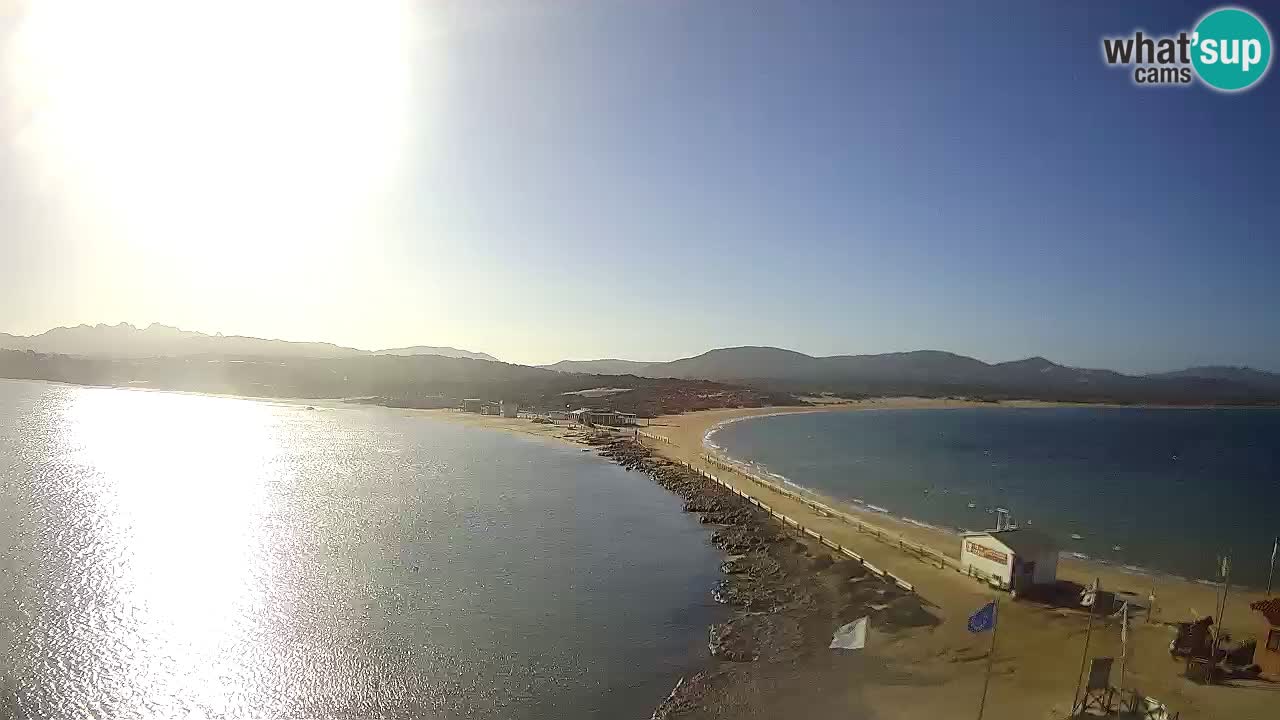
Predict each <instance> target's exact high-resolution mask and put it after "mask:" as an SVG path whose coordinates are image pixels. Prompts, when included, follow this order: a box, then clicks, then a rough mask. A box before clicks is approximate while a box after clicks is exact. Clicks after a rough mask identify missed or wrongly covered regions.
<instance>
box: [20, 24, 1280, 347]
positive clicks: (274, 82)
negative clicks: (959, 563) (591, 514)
mask: <svg viewBox="0 0 1280 720" xmlns="http://www.w3.org/2000/svg"><path fill="white" fill-rule="evenodd" d="M1217 6H1218V5H1217V4H1216V3H1177V2H1164V1H1157V0H1150V1H1149V2H1113V1H1109V0H1098V1H1094V2H1075V3H1051V4H1050V3H1029V2H1012V1H1011V2H989V3H972V4H971V3H955V2H947V1H946V0H942V1H938V2H913V3H897V2H895V3H888V2H886V3H883V4H877V3H853V2H843V1H842V2H816V1H815V2H804V3H795V2H748V1H745V0H724V1H714V2H713V1H695V0H683V1H676V0H644V1H642V0H631V1H629V2H618V1H614V0H595V1H592V2H586V1H585V0H576V1H571V0H565V1H562V2H533V1H528V2H491V1H488V0H469V1H467V2H443V1H439V2H408V1H405V2H400V1H387V2H380V1H379V0H368V1H366V2H324V1H323V0H307V1H304V0H290V1H287V2H258V1H256V0H255V1H254V2H249V1H248V0H222V1H221V2H216V3H181V2H165V1H161V0H119V2H113V3H93V2H72V1H70V0H48V1H47V2H29V1H28V0H11V2H7V3H5V4H4V5H3V6H0V332H10V333H20V334H32V333H38V332H41V331H43V330H46V329H48V328H50V327H53V326H58V325H74V324H78V323H89V324H93V323H98V322H106V323H116V322H121V321H125V322H132V323H134V324H137V325H147V324H149V323H151V322H161V323H165V324H168V325H176V326H179V327H183V328H186V329H193V330H202V331H205V332H215V331H221V332H224V333H227V334H244V335H255V336H260V337H275V338H282V339H289V340H322V341H329V342H335V343H339V344H342V345H350V346H356V347H364V348H382V347H393V346H403V345H416V344H428V345H451V346H455V347H461V348H466V349H470V350H476V351H484V352H488V353H491V354H493V355H495V356H497V357H499V358H501V359H503V360H507V361H511V362H520V363H547V362H554V361H556V360H561V359H566V358H569V359H588V358H601V357H621V358H629V359H636V360H667V359H673V358H677V357H684V356H690V355H695V354H698V353H701V352H704V351H706V350H708V349H710V348H714V347H726V346H736V345H774V346H780V347H787V348H791V349H795V350H799V351H802V352H807V353H810V354H815V355H828V354H846V353H848V354H852V353H876V352H889V351H899V350H912V349H923V348H931V349H943V350H950V351H953V352H958V353H962V354H966V355H972V356H974V357H978V358H981V359H984V360H988V361H1003V360H1012V359H1018V358H1022V357H1028V356H1033V355H1043V356H1046V357H1049V358H1050V359H1053V360H1055V361H1057V362H1061V363H1064V364H1069V365H1075V366H1087V367H1108V368H1114V369H1118V370H1122V371H1130V372H1136V371H1156V370H1168V369H1174V368H1179V367H1186V366H1191V365H1202V364H1232V365H1242V364H1243V365H1251V366H1254V367H1260V368H1265V369H1270V370H1277V371H1280V310H1278V309H1280V273H1278V271H1280V242H1278V241H1280V236H1278V233H1277V230H1278V229H1280V201H1277V199H1276V197H1277V189H1278V184H1277V161H1278V160H1280V151H1278V149H1277V148H1278V147H1280V144H1278V143H1280V141H1278V140H1277V139H1276V137H1275V133H1276V130H1277V128H1280V78H1278V77H1277V76H1276V73H1275V72H1274V71H1273V72H1270V73H1269V74H1268V76H1267V77H1265V78H1263V80H1262V81H1261V82H1260V83H1259V84H1258V85H1256V86H1255V87H1254V88H1253V89H1251V90H1249V91H1247V92H1244V93H1236V94H1223V93H1218V92H1215V91H1212V90H1210V89H1208V88H1206V87H1204V86H1203V85H1199V84H1195V85H1192V86H1190V87H1157V88H1151V87H1137V86H1135V85H1134V84H1133V82H1132V80H1131V74H1130V72H1129V70H1127V69H1124V68H1112V67H1107V66H1106V65H1105V64H1104V63H1103V61H1102V52H1101V38H1102V37H1103V36H1119V35H1126V34H1130V33H1132V32H1133V31H1134V30H1135V29H1143V30H1145V31H1147V32H1148V33H1155V34H1174V33H1176V32H1178V31H1181V30H1189V29H1191V28H1192V27H1193V26H1194V24H1195V22H1196V20H1197V19H1198V18H1200V17H1201V16H1202V15H1203V14H1204V13H1205V12H1207V11H1208V10H1210V9H1212V8H1214V7H1217ZM1244 7H1248V5H1247V4H1246V5H1244ZM1254 9H1255V10H1257V11H1259V13H1260V14H1261V15H1262V17H1263V20H1264V21H1267V22H1270V23H1272V25H1271V27H1272V28H1273V29H1272V34H1273V35H1274V34H1275V29H1274V28H1275V27H1276V25H1274V23H1276V22H1280V8H1276V7H1275V6H1268V5H1265V4H1258V5H1256V6H1254ZM1268 15H1271V16H1272V17H1268Z"/></svg>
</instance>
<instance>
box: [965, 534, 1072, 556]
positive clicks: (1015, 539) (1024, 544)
mask: <svg viewBox="0 0 1280 720" xmlns="http://www.w3.org/2000/svg"><path fill="white" fill-rule="evenodd" d="M967 535H968V536H973V535H990V536H991V537H993V538H995V539H996V540H999V541H1000V542H1002V543H1004V545H1005V546H1006V547H1008V548H1009V549H1010V550H1012V551H1013V552H1014V554H1015V555H1021V556H1023V557H1034V556H1036V555H1039V554H1041V553H1046V552H1057V551H1058V544H1057V543H1055V542H1054V541H1053V538H1050V537H1049V536H1048V535H1045V534H1044V533H1042V532H1040V531H1039V530H1033V529H1031V528H1015V529H1013V530H988V531H986V532H981V533H967Z"/></svg>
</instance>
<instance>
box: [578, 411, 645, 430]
mask: <svg viewBox="0 0 1280 720" xmlns="http://www.w3.org/2000/svg"><path fill="white" fill-rule="evenodd" d="M569 417H570V419H572V420H573V421H574V422H576V423H578V424H581V425H607V426H611V427H617V426H622V425H635V424H636V416H635V413H624V412H618V411H616V410H591V409H589V408H582V409H581V410H574V411H573V412H571V413H569Z"/></svg>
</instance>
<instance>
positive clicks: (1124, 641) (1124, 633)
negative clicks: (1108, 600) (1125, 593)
mask: <svg viewBox="0 0 1280 720" xmlns="http://www.w3.org/2000/svg"><path fill="white" fill-rule="evenodd" d="M1120 613H1121V615H1120V648H1121V649H1120V657H1125V656H1126V655H1128V654H1129V603H1128V601H1125V604H1124V605H1122V606H1121V607H1120Z"/></svg>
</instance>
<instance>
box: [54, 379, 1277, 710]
mask: <svg viewBox="0 0 1280 720" xmlns="http://www.w3.org/2000/svg"><path fill="white" fill-rule="evenodd" d="M37 382H40V381H37ZM124 389H146V388H124ZM165 392H173V391H165ZM198 394H204V393H198ZM221 397H238V396H221ZM244 399H251V400H257V401H266V402H276V403H281V404H293V405H313V406H316V407H318V408H319V407H323V408H326V409H341V408H348V409H349V408H353V407H369V405H366V404H363V403H348V402H343V401H341V400H332V399H331V400H320V399H294V398H288V399H285V398H257V397H255V398H244ZM1059 405H1060V404H1055V403H1038V402H1027V403H1001V404H998V405H997V404H992V403H977V402H966V401H947V400H928V399H920V398H898V399H881V400H875V401H862V402H845V403H832V404H826V405H823V406H817V407H814V406H800V407H783V408H779V407H770V408H746V409H730V410H709V411H701V412H696V413H689V414H686V415H679V416H665V417H661V418H657V419H655V420H654V421H653V422H652V423H651V424H650V425H649V426H647V427H642V428H640V429H641V430H642V431H644V432H646V433H650V434H653V435H658V436H661V437H664V438H666V439H667V441H668V442H661V443H653V444H651V445H649V446H648V448H649V450H651V451H653V452H654V453H655V454H656V455H660V456H662V457H663V458H665V459H666V460H668V461H671V462H674V463H684V462H688V463H689V464H690V465H691V466H693V467H695V468H697V467H700V468H704V469H707V470H710V471H712V472H715V473H716V474H717V475H719V477H720V478H721V479H722V480H724V481H726V482H727V483H729V484H730V485H731V486H732V487H733V488H734V489H736V490H739V491H741V492H743V493H745V494H747V495H750V496H751V497H754V498H757V499H760V500H764V501H767V502H768V503H769V504H770V505H771V506H773V507H774V508H776V509H778V510H780V511H781V512H783V513H785V514H786V515H788V516H789V517H791V518H795V519H796V520H797V521H799V522H800V523H802V524H803V525H804V526H805V527H808V528H814V529H815V530H816V531H818V532H821V533H822V535H824V536H826V537H830V538H833V539H835V540H836V541H838V542H839V543H840V544H841V545H842V546H845V547H848V548H851V549H853V550H855V551H856V552H857V553H859V554H860V555H862V556H863V557H865V558H866V559H867V560H868V561H871V562H874V563H875V565H876V566H878V567H880V568H883V569H885V570H888V571H890V572H892V573H894V574H895V575H898V576H900V577H902V578H904V579H906V580H908V581H909V582H910V583H911V584H912V585H913V586H914V587H915V591H916V595H918V597H919V598H920V599H921V601H922V604H923V605H924V607H926V608H928V609H929V611H930V613H932V614H933V615H935V616H936V617H937V618H938V620H939V624H937V625H936V626H933V625H921V626H916V627H896V628H882V627H878V626H877V625H876V624H875V622H876V621H875V620H874V619H873V627H872V634H871V637H870V639H869V644H868V648H867V649H866V650H865V651H860V653H859V656H860V657H861V658H862V659H860V660H859V659H850V658H849V656H848V655H847V654H837V653H833V652H831V651H829V650H827V649H826V641H827V640H829V639H830V632H831V631H832V630H833V629H834V627H836V625H834V624H833V622H834V620H835V615H836V614H837V612H844V611H846V610H848V607H839V606H836V605H833V604H832V600H831V599H830V598H826V596H825V595H823V593H824V592H826V590H824V589H823V587H825V586H815V587H813V588H811V589H810V590H809V591H807V592H808V593H809V595H810V596H811V597H810V600H812V597H819V598H826V599H821V600H820V601H817V600H813V601H811V602H809V604H807V605H802V606H799V607H796V608H792V609H791V610H789V611H788V612H787V613H781V614H780V615H781V616H782V617H783V618H784V619H787V620H788V622H790V623H792V624H793V625H795V626H797V627H800V628H803V632H800V631H793V632H792V633H791V635H790V636H789V638H790V639H789V640H788V643H789V644H786V645H785V646H783V647H782V648H781V651H779V652H777V653H776V656H775V657H772V658H768V657H766V656H765V653H761V656H760V658H759V659H758V660H756V661H753V662H748V663H741V662H731V661H726V660H721V659H712V660H710V661H709V662H708V664H707V668H706V669H705V670H704V671H703V672H702V673H700V674H699V675H698V676H695V677H693V678H686V682H684V683H682V684H681V685H680V688H683V689H682V690H681V689H679V688H678V689H677V690H676V691H673V694H672V698H670V699H669V702H670V704H666V703H664V706H667V707H668V709H669V710H671V711H678V712H676V713H675V714H678V715H679V716H680V717H742V716H758V715H761V714H765V715H769V716H774V715H778V714H781V713H782V711H783V710H784V709H787V708H789V709H790V711H791V712H792V713H793V714H794V713H800V714H802V715H803V714H807V713H809V712H810V711H811V710H812V708H814V707H815V705H814V703H816V702H818V700H817V699H816V698H815V697H813V686H814V682H815V678H821V679H822V683H821V684H822V685H823V686H824V687H825V688H827V689H828V690H829V691H830V692H831V693H833V695H832V696H831V697H824V698H823V699H822V703H823V706H824V707H831V708H832V709H835V708H837V707H841V708H843V709H844V710H845V712H846V714H847V712H848V711H849V710H852V709H854V708H856V707H862V706H870V707H872V708H874V717H877V718H903V720H907V719H910V720H918V718H920V717H925V716H937V717H951V716H955V715H960V716H967V715H968V714H969V712H970V708H971V706H975V707H976V693H977V689H978V688H980V687H981V684H982V678H983V674H984V669H985V667H986V660H987V655H986V653H987V649H986V648H987V642H988V638H987V636H974V635H971V634H969V633H968V632H967V630H966V628H965V620H966V619H967V617H968V615H969V613H971V612H972V611H973V610H974V609H976V608H977V607H979V606H981V605H982V604H983V603H985V602H987V601H988V600H989V599H992V598H995V597H1003V598H1005V600H1006V602H1005V603H1003V604H1002V606H1001V611H1000V612H1001V621H1002V623H1004V624H1003V625H1002V627H1007V628H1012V629H1015V630H1016V632H1012V633H1010V632H1002V634H1001V642H1000V649H999V650H998V652H997V655H996V657H995V664H994V667H995V671H994V673H993V675H992V677H991V690H990V702H989V705H988V709H987V713H986V717H987V718H989V719H990V718H1006V717H1007V718H1010V720H1014V719H1015V718H1017V719H1018V720H1023V719H1024V718H1030V717H1034V718H1047V717H1058V718H1061V717H1064V716H1065V713H1066V710H1067V707H1068V702H1069V699H1070V697H1071V692H1072V689H1073V686H1074V684H1075V681H1076V677H1077V676H1078V672H1079V667H1080V662H1081V650H1082V649H1083V646H1084V637H1085V634H1086V619H1085V617H1084V616H1083V615H1082V614H1080V613H1078V612H1074V611H1069V610H1066V609H1061V608H1048V607H1045V606H1040V605H1035V604H1031V603H1024V602H1017V603H1015V602H1008V596H1007V595H1004V594H1003V593H995V592H993V591H991V590H990V589H988V588H986V587H985V586H982V585H979V584H978V583H976V582H974V581H973V580H971V579H969V578H967V577H965V576H963V575H960V574H959V573H956V572H954V571H952V570H949V569H939V568H938V567H937V566H936V565H930V564H928V563H926V562H923V561H922V560H921V559H920V558H919V557H918V556H916V555H913V554H910V553H906V552H902V551H900V550H899V549H897V548H895V547H892V546H891V545H890V544H886V543H885V542H883V541H882V540H879V539H876V538H874V537H872V536H870V535H868V534H867V533H864V532H859V531H857V530H855V529H854V527H853V526H851V525H850V524H849V523H847V522H845V521H843V520H841V519H840V518H837V517H831V516H829V515H824V514H823V513H820V512H817V511H815V509H814V508H812V507H811V506H809V505H806V504H805V503H803V502H800V501H798V500H795V499H793V498H789V497H786V496H784V495H782V494H780V493H778V492H776V491H774V490H771V489H769V488H767V487H763V486H761V485H759V484H757V483H756V482H754V481H752V480H751V479H749V478H747V477H745V476H743V475H740V474H737V473H724V472H721V471H720V470H719V469H714V468H708V466H707V465H706V464H705V463H704V460H703V458H702V455H703V454H704V452H706V450H705V448H704V445H703V442H704V439H705V438H706V436H707V434H708V433H709V432H710V431H711V430H712V429H713V428H714V427H716V426H717V425H719V424H721V423H724V422H730V421H737V420H743V419H747V418H757V417H762V416H765V415H777V414H791V413H796V412H833V411H834V412H841V411H857V410H862V409H888V408H947V407H1000V406H1006V407H1007V406H1014V407H1028V406H1030V407H1044V406H1059ZM1065 405H1066V406H1069V407H1079V406H1081V405H1077V404H1065ZM374 407H377V406H374ZM383 409H384V410H387V409H390V410H396V411H399V412H401V413H402V414H404V415H406V416H410V415H425V416H428V417H435V418H438V419H444V420H447V421H452V422H463V423H466V424H470V425H474V426H477V427H486V428H490V429H500V430H504V431H508V432H518V433H521V434H524V435H529V436H537V437H541V438H544V439H545V440H547V441H549V442H566V443H571V444H576V445H578V446H579V447H583V446H585V445H599V444H601V441H599V440H594V441H592V442H587V440H588V437H587V436H588V435H591V434H593V433H591V432H590V431H586V432H584V431H582V430H578V429H576V428H573V427H572V426H563V425H543V424H536V423H532V422H530V421H529V420H527V419H523V418H518V419H516V418H501V417H495V416H479V415H472V414H464V413H459V412H456V411H451V410H420V409H409V408H383ZM625 434H627V435H629V434H630V433H629V432H627V433H625ZM583 449H584V451H586V450H588V449H589V448H586V447H583ZM602 454H605V455H606V456H609V454H608V453H602ZM613 459H615V460H618V458H616V457H614V458H613ZM620 462H621V461H620ZM623 464H624V465H626V463H625V462H623ZM655 479H657V478H655ZM796 479H797V480H799V481H801V482H803V479H802V478H796ZM659 483H660V484H663V485H664V487H667V489H668V490H672V491H673V492H677V494H682V496H683V493H681V492H679V491H678V489H677V488H676V487H675V486H674V485H673V486H668V484H666V483H663V482H662V481H661V480H659ZM702 484H703V485H705V484H706V483H702ZM681 487H685V486H681ZM688 487H694V486H693V485H689V486H688ZM712 497H715V496H712ZM685 499H686V500H687V501H688V500H689V498H688V497H686V498H685ZM838 506H839V507H840V510H841V511H842V512H848V513H849V514H851V515H854V516H856V517H859V518H863V519H865V521H866V522H867V523H869V524H874V525H876V526H879V527H883V528H884V529H885V530H886V532H887V533H889V534H890V535H896V536H897V537H900V538H904V539H907V540H910V541H911V542H915V543H918V544H923V545H928V546H931V547H935V548H939V549H942V550H943V551H944V552H945V550H946V548H952V547H954V549H955V550H958V542H957V541H956V536H955V535H954V534H953V533H950V532H947V531H943V530H939V529H931V528H925V527H920V526H917V525H912V524H910V523H906V522H902V521H900V520H898V519H897V518H894V517H892V516H889V515H885V514H883V513H875V512H868V511H859V510H858V509H857V508H852V507H847V506H843V505H838ZM696 507H697V506H696V504H695V507H694V508H690V507H689V506H688V505H686V510H689V511H698V512H701V511H700V510H697V509H696ZM711 510H712V512H711V514H709V515H708V514H704V522H710V523H714V524H717V525H722V524H723V523H722V521H725V520H733V519H734V517H737V516H735V515H732V514H726V513H731V511H730V510H729V509H727V508H714V507H713V508H711ZM732 512H736V510H734V511H732ZM753 526H758V527H759V528H760V529H768V528H772V529H773V530H780V531H782V532H783V533H786V528H785V527H783V526H781V525H780V524H779V523H777V522H776V521H772V520H770V519H768V518H767V517H766V518H759V519H758V520H757V521H754V522H753ZM752 532H755V530H752ZM790 537H792V538H793V539H795V540H797V541H798V542H797V544H798V545H799V544H804V545H805V546H806V549H805V550H803V551H801V555H800V557H803V558H804V559H805V560H806V561H811V560H812V559H813V558H814V557H816V555H817V554H818V553H821V552H823V550H822V549H821V548H814V547H813V545H812V543H808V541H807V540H805V539H804V538H803V537H799V538H795V537H794V534H793V535H792V536H790ZM815 551H816V552H815ZM726 552H729V550H728V549H726ZM952 554H955V553H952ZM801 571H803V572H801ZM1059 575H1060V577H1063V578H1065V579H1069V580H1076V581H1077V582H1083V581H1089V580H1091V579H1092V578H1093V577H1100V578H1101V579H1102V584H1103V588H1104V589H1108V590H1112V589H1118V588H1122V589H1128V590H1131V591H1135V592H1136V593H1138V594H1140V595H1142V596H1144V597H1145V595H1146V592H1147V590H1148V589H1150V588H1152V587H1154V588H1155V589H1156V595H1157V608H1158V610H1157V613H1156V618H1155V619H1156V620H1157V621H1158V622H1157V623H1154V624H1146V623H1144V622H1141V621H1139V623H1138V624H1137V626H1136V627H1133V628H1131V631H1130V646H1129V661H1128V682H1126V686H1127V687H1140V688H1141V689H1142V690H1143V691H1144V693H1145V694H1146V695H1148V696H1150V697H1154V698H1157V699H1159V700H1160V701H1162V702H1164V703H1166V704H1167V705H1168V706H1169V707H1170V709H1171V710H1173V711H1175V712H1181V714H1182V718H1184V720H1191V719H1193V718H1210V717H1212V718H1220V717H1232V718H1254V717H1256V718H1264V717H1271V715H1272V713H1273V712H1274V700H1273V698H1274V688H1271V689H1267V688H1265V687H1256V686H1251V685H1248V684H1247V683H1237V686H1236V687H1227V686H1201V685H1196V684H1193V683H1190V682H1188V681H1186V680H1184V679H1182V678H1181V677H1180V676H1179V674H1180V672H1181V664H1180V663H1177V662H1172V661H1170V659H1169V657H1168V653H1167V646H1168V642H1169V640H1170V638H1171V631H1170V628H1169V627H1167V626H1166V625H1165V624H1163V623H1166V622H1173V621H1184V620H1188V619H1191V617H1192V615H1206V614H1213V613H1214V609H1215V604H1216V595H1217V589H1216V588H1215V587H1213V586H1211V585H1206V584H1203V583H1198V582H1195V581H1189V580H1185V579H1182V578H1176V577H1168V576H1166V577H1161V576H1146V575H1133V574H1130V573H1127V572H1124V571H1123V570H1121V569H1119V568H1116V567H1115V566H1101V567H1098V566H1096V564H1094V563H1090V562H1082V561H1076V560H1070V559H1066V558H1064V559H1063V561H1062V562H1061V564H1060V572H1059ZM783 578H785V580H786V582H787V583H789V584H792V585H796V584H805V583H809V582H811V581H814V580H815V578H817V579H821V580H822V581H824V582H827V583H828V584H829V582H830V581H831V580H832V578H831V577H830V576H829V574H827V573H824V572H823V571H822V570H821V569H819V568H817V567H816V566H814V567H812V568H808V567H795V568H790V569H789V570H788V572H787V573H785V574H783V575H782V576H776V577H774V578H773V580H772V581H771V582H770V583H766V584H765V585H764V590H763V591H765V592H772V588H775V587H776V586H777V585H778V583H779V582H781V579H783ZM835 579H837V580H839V579H840V578H835ZM848 579H849V580H850V581H853V580H855V579H856V578H853V577H850V578H848ZM1258 597H1260V594H1259V593H1250V592H1248V591H1246V592H1235V591H1234V590H1233V594H1232V596H1231V598H1230V602H1229V603H1228V611H1227V619H1228V622H1227V627H1228V629H1229V630H1231V631H1233V634H1239V635H1249V634H1252V632H1253V630H1254V627H1253V626H1254V624H1255V623H1254V617H1253V613H1252V612H1251V611H1250V610H1248V608H1247V604H1248V602H1250V601H1251V600H1253V599H1257V598H1258ZM859 607H861V606H859ZM833 608H834V609H833ZM819 631H820V632H819ZM824 634H825V639H824V638H823V637H821V636H822V635H824ZM1118 634H1119V631H1118V626H1117V623H1116V621H1115V620H1110V621H1106V622H1104V623H1102V624H1095V625H1094V628H1093V631H1092V640H1091V645H1090V647H1091V652H1090V655H1092V656H1111V657H1118V655H1119V639H1118ZM1011 635H1012V637H1010V636H1011ZM761 688H767V689H768V692H767V697H766V696H765V695H766V694H764V693H763V692H762V690H761ZM826 691H827V690H824V692H826ZM697 698H700V699H697ZM734 708H736V710H735V709H734ZM762 708H768V709H770V711H771V712H772V713H773V714H769V712H762ZM662 709H663V708H662V706H660V707H659V711H661V710H662ZM656 714H657V713H655V715H656ZM662 716H663V717H666V716H668V715H665V714H664V715H662Z"/></svg>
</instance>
